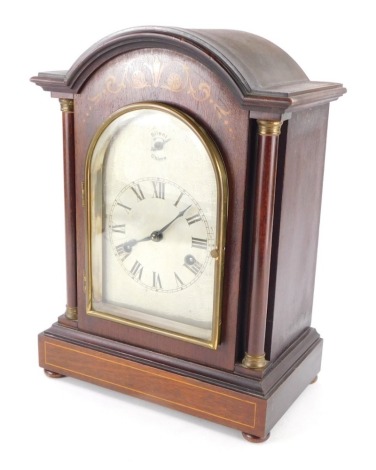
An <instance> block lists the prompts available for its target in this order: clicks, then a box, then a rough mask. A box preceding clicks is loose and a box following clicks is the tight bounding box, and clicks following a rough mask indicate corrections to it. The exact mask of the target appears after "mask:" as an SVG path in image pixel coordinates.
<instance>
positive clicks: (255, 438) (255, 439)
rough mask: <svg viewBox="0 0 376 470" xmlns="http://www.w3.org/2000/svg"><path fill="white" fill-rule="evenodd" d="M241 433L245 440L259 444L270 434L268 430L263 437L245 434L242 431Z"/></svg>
mask: <svg viewBox="0 0 376 470" xmlns="http://www.w3.org/2000/svg"><path fill="white" fill-rule="evenodd" d="M242 434H243V437H244V439H245V440H246V441H248V442H253V443H254V444H260V443H261V442H264V441H267V440H268V439H269V436H270V432H268V434H267V435H266V436H263V437H259V436H253V435H252V434H247V433H246V432H242Z"/></svg>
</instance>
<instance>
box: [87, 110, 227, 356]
mask: <svg viewBox="0 0 376 470" xmlns="http://www.w3.org/2000/svg"><path fill="white" fill-rule="evenodd" d="M87 183H88V188H89V198H90V201H89V204H88V239H89V243H88V247H89V250H88V265H89V266H88V267H89V269H88V272H89V276H90V279H89V287H90V291H89V305H88V313H89V314H90V315H95V316H99V317H102V318H103V317H104V318H106V319H109V320H113V321H117V322H121V323H126V324H131V325H133V326H135V327H138V328H146V329H149V330H153V331H157V332H159V333H162V334H164V335H170V336H177V337H179V338H183V339H186V340H187V341H191V342H195V343H200V344H203V345H205V346H208V347H211V348H216V347H217V345H218V341H219V325H220V299H221V290H222V289H221V288H222V272H223V269H222V266H223V255H224V239H225V237H224V232H225V224H226V217H227V179H226V174H225V170H224V167H223V163H222V159H221V156H220V154H219V151H218V149H217V147H216V146H215V145H214V143H213V141H212V140H211V139H210V137H209V136H208V134H207V133H206V132H205V131H204V130H203V129H202V128H201V127H200V126H199V125H198V124H197V123H196V122H195V121H194V120H192V119H191V118H189V117H188V116H186V115H185V114H184V113H182V112H180V111H177V110H175V109H173V108H171V107H169V106H166V105H162V104H155V103H141V104H136V105H132V106H129V107H126V108H124V109H122V110H120V111H119V112H117V113H116V114H115V115H113V116H111V117H110V119H109V120H108V121H107V122H106V123H105V124H104V126H103V127H102V129H101V130H100V132H99V133H98V134H97V136H96V137H95V139H94V141H93V143H92V146H91V149H90V151H89V159H88V167H87Z"/></svg>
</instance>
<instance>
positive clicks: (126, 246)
mask: <svg viewBox="0 0 376 470" xmlns="http://www.w3.org/2000/svg"><path fill="white" fill-rule="evenodd" d="M152 235H153V234H151V235H150V236H149V237H145V238H142V239H141V240H128V241H127V242H125V243H123V247H124V251H126V252H127V253H131V251H132V249H133V247H134V246H135V245H137V243H141V242H147V241H149V240H152Z"/></svg>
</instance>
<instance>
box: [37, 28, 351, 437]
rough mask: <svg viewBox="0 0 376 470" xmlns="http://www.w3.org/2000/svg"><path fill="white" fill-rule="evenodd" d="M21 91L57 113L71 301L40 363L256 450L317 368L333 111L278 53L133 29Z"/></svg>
mask: <svg viewBox="0 0 376 470" xmlns="http://www.w3.org/2000/svg"><path fill="white" fill-rule="evenodd" d="M32 81H33V82H35V83H36V84H37V85H39V86H41V87H42V88H43V89H44V90H46V91H49V92H51V95H52V97H54V98H58V99H59V100H60V104H61V111H62V116H63V142H64V149H63V156H64V185H65V186H64V187H65V213H66V260H67V306H66V312H65V314H64V315H62V316H60V317H59V320H58V322H57V323H56V324H54V325H53V326H52V327H51V328H49V329H47V330H46V331H44V332H43V333H41V334H40V336H39V344H40V348H39V353H40V365H41V366H42V367H43V368H44V369H45V370H46V371H47V372H48V375H49V376H51V377H60V376H64V375H69V376H72V377H76V378H78V379H82V380H88V381H90V382H93V383H96V384H99V385H102V386H105V387H109V388H111V389H115V390H119V391H121V392H124V393H129V394H131V395H135V396H139V397H142V398H145V399H149V400H151V401H154V402H156V403H160V404H162V405H164V406H169V407H172V408H174V409H178V410H181V411H184V412H187V413H190V414H193V415H195V416H199V417H203V418H206V419H209V420H212V421H215V422H217V423H220V424H224V425H227V426H230V427H233V428H236V429H239V430H240V431H241V432H242V433H243V435H244V436H245V437H246V439H248V440H250V441H252V442H262V441H263V440H265V439H266V438H267V437H268V436H269V432H270V430H271V428H272V427H273V425H274V424H275V423H276V422H277V421H278V419H279V418H280V417H281V416H282V414H283V413H284V412H285V411H286V410H287V408H288V407H289V406H290V405H291V404H292V402H293V401H294V400H295V398H296V397H297V396H298V395H299V394H300V393H301V392H302V391H303V390H304V388H305V387H306V386H307V385H308V384H309V383H311V382H312V381H313V380H314V378H315V377H316V376H317V374H318V372H319V370H320V363H321V350H322V340H321V338H320V336H319V335H318V333H317V332H316V331H315V330H314V329H313V328H312V327H311V314H312V300H313V288H314V277H315V265H316V255H317V240H318V227H319V216H320V205H321V190H322V181H323V170H324V155H325V141H326V130H327V121H328V110H329V103H330V102H331V101H334V100H336V99H337V98H338V97H340V96H341V95H342V94H343V93H345V89H344V88H343V87H342V85H340V84H337V83H327V82H313V81H310V80H309V79H308V78H307V76H306V75H305V73H304V72H303V71H302V69H301V68H300V67H299V65H298V64H296V62H295V61H294V60H293V59H292V58H291V57H290V56H288V55H287V54H286V53H285V52H284V51H283V50H281V49H280V48H278V47H277V46H276V45H274V44H272V43H270V42H269V41H267V40H265V39H263V38H260V37H258V36H255V35H252V34H249V33H245V32H239V31H227V30H184V29H179V28H165V27H151V28H138V29H129V30H125V31H122V32H119V33H116V34H114V35H112V36H109V37H107V38H105V39H103V40H102V41H100V42H98V43H96V44H95V45H94V46H93V47H92V48H90V49H89V50H88V51H87V52H85V53H84V54H83V55H82V56H81V57H79V59H78V60H77V61H76V62H75V63H74V64H73V66H72V67H71V68H70V69H69V70H68V71H66V72H45V73H40V74H39V75H38V76H36V77H33V78H32Z"/></svg>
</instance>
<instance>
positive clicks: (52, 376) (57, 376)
mask: <svg viewBox="0 0 376 470" xmlns="http://www.w3.org/2000/svg"><path fill="white" fill-rule="evenodd" d="M44 373H45V374H46V375H47V377H49V378H50V379H61V378H62V377H65V375H62V374H58V373H57V372H52V370H47V369H44Z"/></svg>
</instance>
